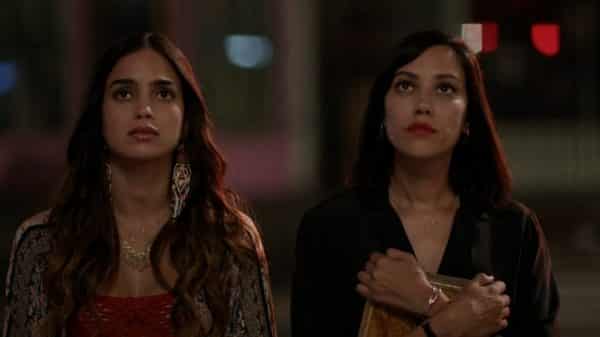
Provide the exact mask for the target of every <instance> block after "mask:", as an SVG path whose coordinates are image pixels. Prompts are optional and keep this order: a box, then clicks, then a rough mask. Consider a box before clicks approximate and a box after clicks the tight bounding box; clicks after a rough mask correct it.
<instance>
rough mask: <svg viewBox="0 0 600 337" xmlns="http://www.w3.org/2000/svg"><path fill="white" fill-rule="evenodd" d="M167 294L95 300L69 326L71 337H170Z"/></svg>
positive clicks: (172, 301) (171, 296)
mask: <svg viewBox="0 0 600 337" xmlns="http://www.w3.org/2000/svg"><path fill="white" fill-rule="evenodd" d="M174 300H175V299H174V297H173V295H171V294H170V293H165V294H160V295H151V296H143V297H112V296H97V297H96V300H95V302H94V305H93V308H95V310H96V313H94V312H93V311H91V310H90V309H89V308H84V309H81V310H80V311H79V313H78V314H77V316H75V317H74V319H72V320H71V322H70V324H69V336H72V337H75V336H77V337H134V336H135V337H172V336H173V331H172V326H171V320H170V316H171V309H172V308H173V304H174Z"/></svg>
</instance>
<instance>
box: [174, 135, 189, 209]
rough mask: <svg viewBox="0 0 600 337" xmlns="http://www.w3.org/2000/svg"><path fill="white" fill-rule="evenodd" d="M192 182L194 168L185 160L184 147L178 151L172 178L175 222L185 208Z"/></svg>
mask: <svg viewBox="0 0 600 337" xmlns="http://www.w3.org/2000/svg"><path fill="white" fill-rule="evenodd" d="M191 182H192V167H191V165H190V164H189V163H188V162H187V161H186V160H185V153H184V151H183V145H180V146H179V147H178V149H177V158H176V162H175V165H174V166H173V174H172V177H171V219H172V220H175V219H176V218H177V217H178V216H179V215H180V214H181V211H182V210H183V208H184V207H185V202H186V199H187V197H188V195H189V193H190V185H191Z"/></svg>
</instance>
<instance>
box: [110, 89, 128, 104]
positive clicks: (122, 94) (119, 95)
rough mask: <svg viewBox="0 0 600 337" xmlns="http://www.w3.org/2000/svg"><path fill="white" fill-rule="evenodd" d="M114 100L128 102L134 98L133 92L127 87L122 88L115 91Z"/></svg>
mask: <svg viewBox="0 0 600 337" xmlns="http://www.w3.org/2000/svg"><path fill="white" fill-rule="evenodd" d="M112 96H113V98H114V99H115V100H117V101H127V100H130V99H131V97H132V96H133V95H132V93H131V90H130V89H129V88H127V87H121V88H118V89H117V90H115V91H113V94H112Z"/></svg>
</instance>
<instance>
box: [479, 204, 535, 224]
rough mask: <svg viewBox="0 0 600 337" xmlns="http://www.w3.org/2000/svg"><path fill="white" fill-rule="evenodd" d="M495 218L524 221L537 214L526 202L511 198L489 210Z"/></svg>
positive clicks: (504, 220)
mask: <svg viewBox="0 0 600 337" xmlns="http://www.w3.org/2000/svg"><path fill="white" fill-rule="evenodd" d="M488 215H489V216H491V217H492V218H493V219H496V220H500V221H502V222H509V223H516V224H518V223H523V222H526V221H527V219H528V218H530V217H532V216H535V214H534V212H533V211H532V210H531V209H530V208H529V207H527V206H525V204H523V203H521V202H519V201H517V200H509V201H507V202H506V203H504V204H502V205H500V206H496V207H494V208H493V209H491V210H490V211H489V212H488Z"/></svg>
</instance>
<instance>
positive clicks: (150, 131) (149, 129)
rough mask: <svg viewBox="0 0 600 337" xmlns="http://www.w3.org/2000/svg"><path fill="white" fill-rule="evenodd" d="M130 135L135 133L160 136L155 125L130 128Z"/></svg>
mask: <svg viewBox="0 0 600 337" xmlns="http://www.w3.org/2000/svg"><path fill="white" fill-rule="evenodd" d="M127 134H128V135H130V136H135V135H147V136H158V129H157V128H156V127H154V126H149V125H148V126H138V127H136V128H133V129H131V130H129V132H128V133H127Z"/></svg>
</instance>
